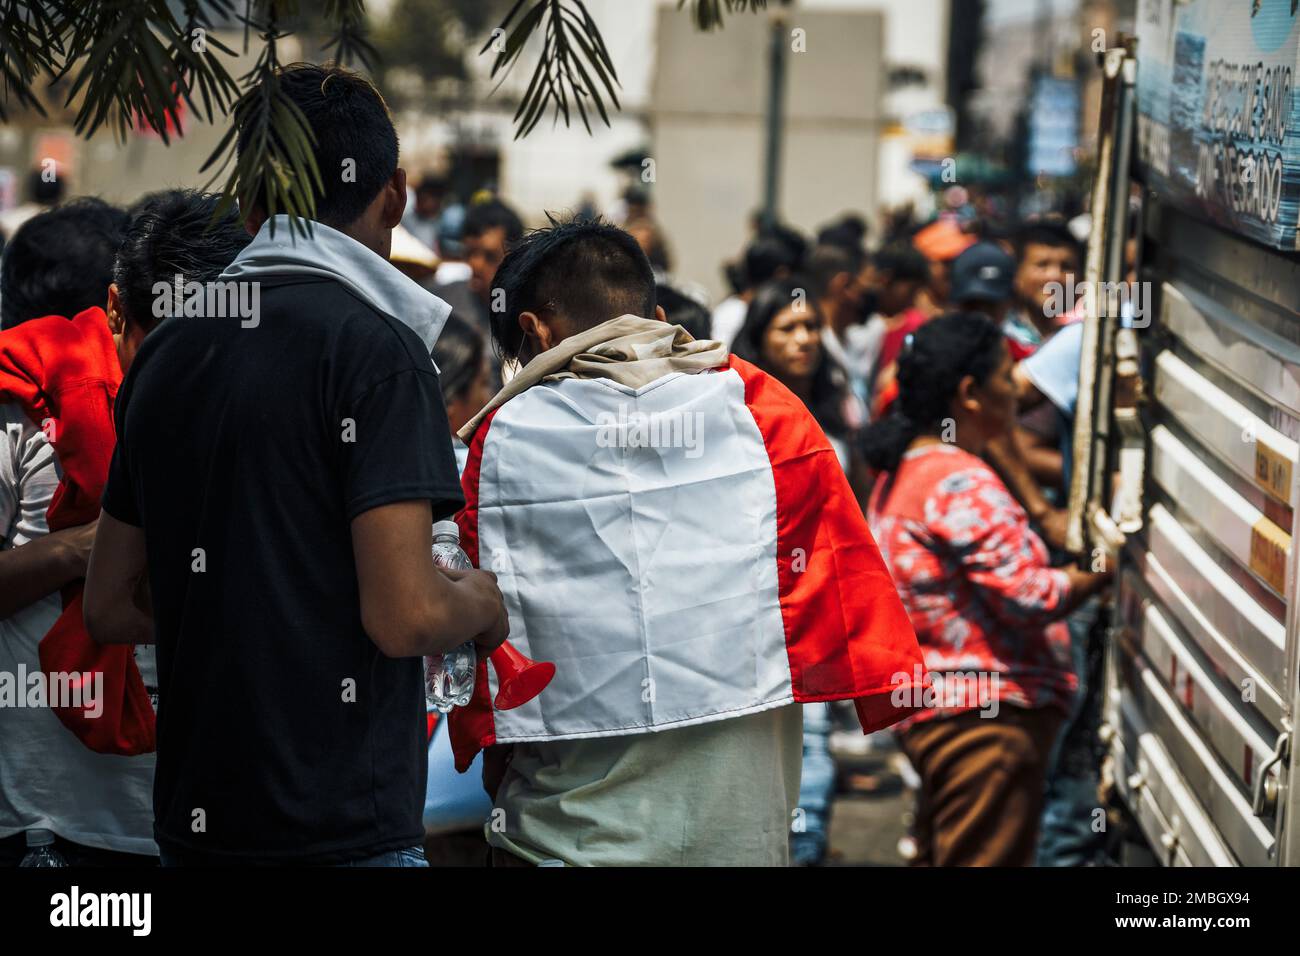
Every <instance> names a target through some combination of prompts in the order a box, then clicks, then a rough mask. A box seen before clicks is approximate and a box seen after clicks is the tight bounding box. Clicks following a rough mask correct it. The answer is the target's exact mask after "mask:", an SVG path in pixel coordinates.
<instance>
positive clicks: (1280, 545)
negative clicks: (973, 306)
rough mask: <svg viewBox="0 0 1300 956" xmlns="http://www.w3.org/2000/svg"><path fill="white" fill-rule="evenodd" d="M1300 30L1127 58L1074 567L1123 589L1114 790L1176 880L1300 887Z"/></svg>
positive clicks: (1142, 19) (1163, 12)
mask: <svg viewBox="0 0 1300 956" xmlns="http://www.w3.org/2000/svg"><path fill="white" fill-rule="evenodd" d="M1297 6H1298V4H1297V3H1296V2H1294V0H1253V2H1245V0H1240V2H1237V0H1140V2H1139V4H1138V8H1137V18H1136V30H1135V33H1134V35H1132V36H1126V37H1124V38H1122V41H1121V42H1120V43H1118V44H1117V45H1115V46H1114V47H1113V48H1111V49H1109V50H1107V51H1105V52H1104V53H1103V54H1102V60H1103V72H1104V76H1105V81H1104V90H1103V102H1102V109H1101V129H1100V131H1099V138H1098V140H1099V141H1098V147H1097V167H1096V170H1097V172H1096V176H1095V179H1094V184H1093V196H1092V211H1093V216H1092V222H1091V229H1092V233H1091V236H1090V238H1089V243H1088V256H1087V265H1086V269H1085V273H1086V274H1085V279H1086V283H1087V287H1088V288H1089V289H1091V290H1092V291H1093V294H1092V295H1090V296H1089V297H1088V299H1090V300H1091V301H1090V302H1086V303H1085V304H1086V306H1087V307H1086V309H1085V310H1084V311H1085V319H1084V322H1085V326H1084V333H1083V339H1084V347H1083V350H1082V355H1081V359H1080V382H1079V384H1080V391H1079V398H1078V405H1077V409H1076V415H1075V421H1074V434H1073V454H1074V459H1073V463H1074V464H1073V470H1072V479H1071V486H1070V489H1069V491H1070V525H1069V534H1068V538H1069V540H1068V545H1067V546H1068V548H1069V549H1070V550H1072V551H1074V552H1075V553H1076V554H1078V555H1080V556H1081V557H1083V558H1084V559H1087V558H1088V557H1090V556H1091V557H1092V558H1093V559H1094V562H1095V564H1096V565H1097V566H1102V565H1104V566H1108V567H1110V568H1112V569H1113V570H1114V572H1115V587H1114V598H1115V600H1114V607H1113V615H1112V618H1111V626H1110V627H1109V628H1108V630H1107V632H1106V639H1105V666H1104V677H1103V681H1102V689H1101V693H1102V695H1103V697H1102V723H1101V728H1100V733H1101V740H1102V741H1103V742H1104V746H1105V764H1104V767H1103V781H1104V787H1105V788H1106V789H1107V790H1108V792H1109V794H1110V796H1111V797H1112V798H1113V801H1114V803H1115V804H1116V805H1117V806H1118V807H1119V808H1120V813H1119V817H1120V818H1121V819H1122V820H1124V821H1126V823H1127V825H1128V827H1129V829H1130V831H1132V832H1133V833H1134V835H1135V836H1136V838H1137V839H1136V842H1137V843H1138V844H1139V845H1140V847H1142V848H1143V849H1144V850H1145V852H1147V853H1149V854H1150V855H1151V856H1153V857H1154V858H1155V860H1156V861H1158V862H1159V863H1161V864H1164V865H1169V866H1286V865H1295V864H1300V827H1297V826H1296V825H1295V821H1296V820H1297V815H1298V814H1300V786H1295V785H1293V781H1292V776H1293V772H1294V769H1295V763H1294V761H1295V747H1294V746H1293V735H1294V732H1295V731H1294V728H1295V722H1296V717H1297V708H1298V707H1300V681H1298V674H1300V661H1298V660H1297V656H1298V653H1300V622H1298V621H1297V616H1298V614H1297V600H1296V596H1297V578H1296V575H1297V569H1296V554H1295V548H1294V546H1293V541H1294V539H1295V535H1296V533H1297V528H1296V514H1297V506H1298V504H1300V255H1298V252H1300V232H1298V231H1297V225H1298V222H1297V220H1298V218H1300V111H1298V106H1297V97H1296V95H1295V89H1294V80H1295V76H1296V72H1297V70H1300V11H1297ZM1126 250H1127V252H1128V259H1129V261H1127V262H1126ZM1134 252H1135V253H1136V263H1134V262H1132V261H1131V260H1132V258H1133V253H1134ZM1125 301H1127V302H1128V303H1129V307H1128V308H1124V307H1123V303H1124V302H1125ZM1134 303H1137V304H1139V305H1140V307H1134Z"/></svg>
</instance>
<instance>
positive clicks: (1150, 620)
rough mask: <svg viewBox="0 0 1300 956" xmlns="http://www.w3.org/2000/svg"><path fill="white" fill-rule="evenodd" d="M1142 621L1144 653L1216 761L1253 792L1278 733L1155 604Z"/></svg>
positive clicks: (1246, 791)
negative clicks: (1206, 662)
mask: <svg viewBox="0 0 1300 956" xmlns="http://www.w3.org/2000/svg"><path fill="white" fill-rule="evenodd" d="M1143 624H1144V626H1143V627H1142V629H1141V631H1140V632H1139V633H1140V638H1139V640H1140V644H1141V648H1142V653H1143V654H1145V655H1146V658H1147V660H1148V661H1150V663H1151V666H1152V667H1154V668H1155V670H1156V673H1158V674H1161V675H1162V676H1163V678H1164V680H1165V682H1166V684H1167V685H1168V688H1169V690H1170V692H1171V695H1172V696H1173V698H1174V699H1175V700H1177V701H1178V702H1179V703H1180V704H1181V705H1182V707H1183V710H1184V711H1185V712H1186V714H1187V715H1188V717H1190V718H1191V720H1192V721H1193V722H1194V723H1195V724H1196V726H1197V728H1198V729H1199V730H1200V731H1201V734H1202V736H1203V738H1204V739H1205V740H1206V741H1207V742H1208V743H1209V744H1210V746H1211V747H1213V749H1214V752H1215V753H1216V754H1218V757H1219V759H1220V760H1221V761H1223V763H1224V765H1225V766H1226V767H1227V768H1228V769H1229V770H1231V771H1233V772H1234V773H1235V774H1236V778H1237V783H1238V784H1239V785H1240V786H1241V789H1242V792H1243V793H1245V794H1249V793H1251V792H1252V791H1253V788H1254V785H1255V779H1256V777H1257V776H1258V775H1259V774H1260V772H1261V768H1262V767H1263V766H1264V765H1265V764H1266V763H1267V762H1268V758H1269V757H1270V756H1271V755H1272V753H1273V744H1274V743H1275V742H1276V739H1277V733H1276V731H1271V730H1270V729H1269V728H1267V727H1266V726H1261V724H1263V723H1264V721H1263V720H1261V719H1260V718H1259V717H1258V716H1257V715H1255V714H1253V713H1252V710H1253V708H1251V706H1250V705H1249V704H1247V703H1245V702H1244V701H1243V699H1242V697H1243V694H1242V691H1241V690H1239V689H1237V688H1234V687H1233V686H1232V685H1228V687H1226V688H1225V687H1224V686H1223V684H1224V682H1223V681H1222V680H1221V679H1219V678H1217V677H1216V676H1215V675H1214V674H1213V673H1212V672H1211V671H1210V670H1208V669H1207V668H1206V667H1205V666H1204V665H1203V664H1202V662H1201V661H1200V660H1199V659H1198V655H1197V654H1196V653H1195V651H1193V650H1192V649H1191V647H1190V646H1188V644H1186V643H1185V642H1184V639H1183V637H1182V635H1180V634H1179V633H1178V632H1177V631H1176V630H1175V629H1174V627H1173V626H1172V625H1171V624H1170V623H1169V622H1168V621H1167V620H1166V619H1165V616H1164V615H1163V614H1162V613H1161V611H1160V609H1159V607H1158V606H1157V605H1156V604H1155V603H1154V602H1152V603H1148V604H1147V608H1146V612H1145V614H1144V621H1143Z"/></svg>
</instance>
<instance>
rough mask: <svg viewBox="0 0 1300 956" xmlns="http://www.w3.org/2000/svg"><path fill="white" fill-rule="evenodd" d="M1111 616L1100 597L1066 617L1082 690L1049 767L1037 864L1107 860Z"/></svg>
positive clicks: (1096, 862) (1075, 666)
mask: <svg viewBox="0 0 1300 956" xmlns="http://www.w3.org/2000/svg"><path fill="white" fill-rule="evenodd" d="M1107 623H1108V615H1107V613H1106V611H1105V609H1104V608H1103V606H1102V603H1101V601H1100V600H1099V599H1097V598H1092V599H1090V600H1088V601H1086V602H1085V603H1084V604H1082V605H1080V606H1079V607H1078V608H1077V609H1076V610H1075V611H1073V612H1072V613H1071V614H1070V615H1069V617H1067V618H1066V624H1067V625H1069V628H1070V650H1071V654H1072V657H1073V658H1074V672H1075V675H1076V676H1077V677H1078V678H1079V691H1078V693H1077V694H1076V695H1075V698H1074V704H1073V706H1072V707H1071V709H1070V715H1069V717H1068V718H1067V720H1066V722H1065V725H1064V726H1062V727H1061V733H1060V736H1059V737H1058V738H1057V740H1056V746H1055V747H1054V748H1053V750H1052V757H1051V761H1050V763H1049V764H1048V769H1047V793H1046V800H1045V802H1044V804H1043V819H1042V824H1041V826H1040V828H1039V837H1038V851H1037V854H1036V856H1035V860H1034V862H1035V864H1036V865H1037V866H1090V865H1096V864H1099V863H1101V862H1103V857H1104V854H1105V845H1106V833H1105V831H1104V830H1103V831H1098V830H1097V829H1095V826H1096V824H1097V821H1098V820H1104V819H1105V817H1104V816H1103V815H1102V814H1100V813H1099V812H1098V811H1099V810H1100V809H1101V801H1100V800H1099V799H1098V796H1097V788H1098V787H1099V786H1100V783H1101V760H1102V753H1101V746H1100V743H1099V741H1098V737H1097V730H1098V727H1099V726H1100V724H1101V694H1102V687H1101V683H1102V681H1101V673H1102V658H1103V656H1104V649H1105V627H1106V624H1107Z"/></svg>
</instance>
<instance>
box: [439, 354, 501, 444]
mask: <svg viewBox="0 0 1300 956" xmlns="http://www.w3.org/2000/svg"><path fill="white" fill-rule="evenodd" d="M491 381H492V377H491V370H490V369H489V368H488V360H487V356H486V355H485V356H483V361H482V362H481V363H480V364H479V369H478V374H477V375H475V376H474V380H473V381H472V382H470V383H469V388H467V389H465V391H464V392H463V393H462V394H460V395H458V396H456V398H455V399H453V400H452V401H451V402H449V403H448V404H447V420H448V421H449V422H451V430H452V432H453V433H454V432H458V431H460V430H461V428H463V427H464V426H465V425H466V424H467V423H468V422H469V420H470V419H471V418H473V417H474V416H475V415H476V414H478V411H479V409H481V408H482V407H483V406H484V405H486V404H487V403H488V402H489V401H490V400H491V399H492V388H491Z"/></svg>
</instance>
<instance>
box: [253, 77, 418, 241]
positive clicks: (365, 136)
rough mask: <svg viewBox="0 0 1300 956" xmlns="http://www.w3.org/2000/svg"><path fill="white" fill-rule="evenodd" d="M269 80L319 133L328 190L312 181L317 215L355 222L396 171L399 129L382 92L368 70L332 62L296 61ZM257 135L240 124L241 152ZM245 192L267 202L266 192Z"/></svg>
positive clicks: (333, 222) (317, 150)
mask: <svg viewBox="0 0 1300 956" xmlns="http://www.w3.org/2000/svg"><path fill="white" fill-rule="evenodd" d="M267 82H271V83H275V84H277V85H278V87H279V89H280V91H281V92H282V93H283V94H284V95H285V96H286V97H288V99H289V100H290V101H291V102H292V103H293V104H294V105H295V106H296V107H297V108H298V109H299V110H301V111H302V114H303V116H304V117H305V118H306V120H307V125H308V126H309V127H310V128H311V131H312V134H313V135H314V136H315V144H314V145H313V146H312V147H311V149H312V154H313V155H314V156H315V157H316V167H317V169H319V170H320V175H321V182H322V183H323V184H324V190H323V191H320V190H317V189H316V185H315V183H314V182H313V183H312V189H313V190H314V191H315V193H316V213H315V217H314V218H315V219H316V220H317V221H319V222H323V223H325V224H326V225H327V226H333V227H335V228H344V227H346V226H349V225H351V224H352V223H353V222H355V221H356V220H357V219H358V218H359V217H360V216H361V214H362V213H363V212H365V210H366V207H367V206H369V205H370V204H371V203H372V202H373V201H374V199H375V197H376V196H378V195H379V191H380V190H381V189H383V187H384V184H385V183H387V182H388V181H389V180H390V179H392V178H393V173H395V172H396V171H397V130H396V129H394V128H393V119H392V117H391V116H390V115H389V112H388V105H387V104H386V103H385V102H384V98H383V97H382V96H381V95H380V93H379V90H377V89H376V88H375V85H374V84H373V83H371V82H370V81H369V80H368V79H366V78H365V77H364V76H361V75H360V74H359V73H353V72H352V71H350V70H345V69H343V68H342V67H339V66H334V65H332V64H326V65H324V66H318V65H316V64H313V63H293V64H290V65H288V66H285V67H283V68H282V69H280V70H279V71H278V72H277V73H276V74H275V76H274V77H273V78H271V79H270V80H268V81H267ZM253 135H254V130H253V128H252V127H251V126H250V125H244V126H241V127H240V129H239V134H238V137H237V138H236V141H235V145H236V149H237V150H238V152H239V153H241V154H242V153H243V152H244V150H245V149H247V148H248V147H249V141H250V139H251V138H252V137H253ZM345 173H347V174H348V175H346V176H345V175H344V174H345ZM244 198H246V199H247V200H248V201H249V202H250V203H252V204H255V205H260V206H261V207H262V208H263V209H265V208H266V203H265V199H264V197H262V196H252V197H244Z"/></svg>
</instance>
